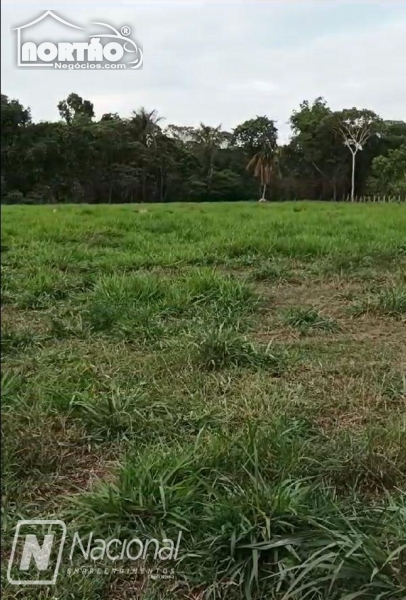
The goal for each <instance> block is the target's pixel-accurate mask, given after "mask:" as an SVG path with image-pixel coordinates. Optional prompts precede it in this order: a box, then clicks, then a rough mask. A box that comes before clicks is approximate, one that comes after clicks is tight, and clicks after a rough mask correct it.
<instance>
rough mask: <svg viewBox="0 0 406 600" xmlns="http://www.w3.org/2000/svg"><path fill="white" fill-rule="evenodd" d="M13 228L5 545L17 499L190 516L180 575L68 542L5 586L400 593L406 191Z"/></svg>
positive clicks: (116, 211)
mask: <svg viewBox="0 0 406 600" xmlns="http://www.w3.org/2000/svg"><path fill="white" fill-rule="evenodd" d="M2 228H3V239H2V248H3V278H2V280H3V281H2V284H3V292H2V293H3V309H2V313H3V318H2V328H3V334H2V335H3V337H2V347H3V376H2V377H3V379H2V384H3V407H2V411H3V423H2V427H3V477H4V479H3V537H4V547H3V552H4V556H8V554H9V549H10V545H11V540H12V538H13V535H14V527H15V524H16V522H17V520H18V519H22V518H31V519H33V518H37V519H38V518H47V517H48V518H50V517H54V518H59V519H64V520H65V521H66V523H67V524H68V529H69V532H72V531H74V530H78V529H80V531H83V532H89V531H94V532H96V533H97V535H98V536H105V537H106V538H109V537H118V538H120V539H123V540H124V539H127V538H129V537H134V536H136V537H140V538H142V537H144V538H151V537H156V538H160V539H162V538H163V537H169V538H176V536H177V535H178V532H179V530H182V542H181V547H180V551H179V557H178V558H179V560H178V561H177V562H176V563H174V564H173V565H172V567H171V568H173V569H174V574H173V576H172V577H169V578H168V579H165V578H162V577H161V578H158V577H153V576H150V575H148V573H144V574H142V573H140V574H139V575H138V576H137V577H135V576H134V575H131V574H130V573H127V571H126V570H125V568H124V567H126V564H127V563H125V564H124V565H123V572H122V573H118V572H113V571H111V570H110V571H109V569H108V568H106V569H105V570H103V571H102V572H98V573H96V574H93V575H91V576H90V575H89V574H86V573H81V572H74V573H73V574H72V573H69V571H68V568H67V561H63V564H62V567H61V572H60V575H59V578H58V582H57V585H56V586H55V588H49V587H48V588H36V589H35V588H32V589H31V588H28V587H27V588H16V586H13V585H11V584H7V583H6V584H5V587H4V590H3V594H4V597H5V598H7V599H8V598H41V599H42V598H44V599H45V598H58V599H59V600H62V599H63V600H67V599H68V598H69V599H70V598H78V599H89V600H90V599H97V598H106V599H108V600H113V599H124V598H128V599H130V598H131V599H133V598H140V599H143V600H158V599H164V600H170V599H175V598H181V599H182V598H183V599H186V598H188V599H193V600H198V599H203V598H206V597H208V598H213V599H214V598H227V599H233V598H244V597H247V598H250V597H252V598H261V599H264V600H265V599H266V600H305V599H307V600H351V599H355V598H362V599H371V600H372V599H374V600H375V599H381V598H384V599H387V600H396V599H398V600H400V599H401V598H405V596H406V545H405V544H406V498H405V493H404V491H405V486H406V420H405V413H406V411H405V408H406V326H405V325H406V323H405V317H406V209H405V207H404V206H401V205H348V204H327V203H326V204H321V203H315V202H314V203H285V204H269V205H260V204H245V203H241V204H212V205H206V204H195V205H191V204H177V205H168V206H165V205H160V206H159V205H145V206H139V205H136V206H134V205H126V206H94V207H93V206H58V207H56V208H55V207H48V206H39V207H31V206H25V207H23V206H14V207H5V208H3V226H2ZM148 567H150V568H155V567H156V568H158V567H159V565H157V564H153V561H151V560H150V561H149V562H148ZM5 568H6V566H5Z"/></svg>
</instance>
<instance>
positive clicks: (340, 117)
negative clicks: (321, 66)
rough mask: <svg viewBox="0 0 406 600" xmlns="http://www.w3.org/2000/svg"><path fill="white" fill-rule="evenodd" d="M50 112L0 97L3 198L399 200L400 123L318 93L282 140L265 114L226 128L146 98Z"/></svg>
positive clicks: (403, 141) (404, 159)
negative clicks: (127, 113)
mask: <svg viewBox="0 0 406 600" xmlns="http://www.w3.org/2000/svg"><path fill="white" fill-rule="evenodd" d="M58 110H59V114H60V120H59V121H57V122H48V121H46V122H39V123H34V122H33V121H32V118H31V113H30V109H29V108H27V107H24V106H23V105H22V104H21V103H20V102H19V101H18V100H15V99H10V98H9V97H8V96H5V95H3V94H2V95H1V165H2V166H1V198H2V202H7V203H19V202H32V203H37V202H38V203H47V202H91V203H101V202H109V203H119V202H120V203H121V202H172V201H235V200H251V199H255V200H257V199H258V198H259V197H260V198H261V199H262V200H264V201H265V200H300V199H309V200H310V199H315V200H342V199H344V198H348V197H349V196H353V197H354V196H355V195H358V196H375V195H380V196H392V197H396V198H401V199H405V198H406V122H405V121H388V120H383V119H381V118H380V117H379V116H378V115H377V114H376V113H374V112H373V111H370V110H366V109H357V108H351V109H345V110H341V111H333V110H331V109H330V108H329V106H328V105H327V103H326V101H325V100H324V99H323V98H317V99H316V100H315V101H314V102H312V103H311V102H309V101H304V102H303V103H302V104H301V105H300V107H299V108H298V109H297V110H295V111H294V112H293V114H292V115H291V117H290V120H289V123H290V127H291V133H292V135H291V138H290V141H289V142H288V143H286V144H278V130H277V127H276V125H275V122H274V121H273V120H272V119H270V118H269V117H267V116H257V117H254V118H252V119H249V120H247V121H245V122H243V123H241V124H240V125H238V126H237V127H235V128H234V129H233V130H232V131H225V130H224V129H223V128H222V127H221V125H219V126H218V127H212V126H209V125H205V124H204V123H201V124H200V125H199V126H198V127H189V126H178V125H170V124H165V122H164V120H163V119H162V117H161V116H160V115H158V114H157V112H156V111H155V110H151V111H149V110H147V109H145V108H140V109H138V110H135V111H134V112H133V113H132V115H131V117H129V118H122V117H120V116H119V115H118V114H117V113H106V114H104V115H103V116H102V117H101V118H100V119H99V120H96V119H95V115H94V107H93V104H92V102H90V101H89V100H84V99H83V98H81V97H80V96H79V95H77V94H74V93H72V94H70V95H69V96H68V97H67V98H66V99H65V100H61V101H60V102H59V103H58Z"/></svg>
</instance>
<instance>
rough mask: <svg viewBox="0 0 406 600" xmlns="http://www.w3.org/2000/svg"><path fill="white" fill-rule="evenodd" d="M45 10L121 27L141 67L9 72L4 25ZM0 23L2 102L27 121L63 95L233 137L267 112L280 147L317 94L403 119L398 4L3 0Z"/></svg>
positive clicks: (45, 114)
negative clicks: (230, 132)
mask: <svg viewBox="0 0 406 600" xmlns="http://www.w3.org/2000/svg"><path fill="white" fill-rule="evenodd" d="M47 9H51V10H55V11H56V12H57V13H58V14H59V15H60V16H62V17H63V18H65V19H66V20H67V21H70V22H73V23H76V24H80V25H82V26H83V27H86V26H88V24H89V23H90V22H92V21H103V22H108V23H111V24H112V25H114V26H116V27H118V28H121V27H122V26H123V25H128V26H130V27H131V29H132V32H133V34H134V32H135V37H136V38H137V39H138V41H139V42H140V43H141V44H142V46H143V49H144V67H143V70H141V71H129V70H127V71H98V72H97V71H82V72H78V71H55V70H53V69H49V70H44V69H39V70H38V69H18V68H17V67H16V65H15V57H14V56H15V47H16V36H15V32H11V28H13V27H18V26H20V25H23V24H26V23H29V22H30V21H32V20H33V19H34V18H36V17H38V16H39V14H40V13H41V11H45V10H47ZM2 17H3V18H2V27H1V31H2V93H5V94H7V95H8V96H10V97H12V98H18V99H19V100H20V101H21V102H22V103H23V104H24V105H28V106H30V107H31V111H32V116H33V118H34V120H46V119H48V120H49V119H52V120H54V119H57V118H58V112H57V108H56V105H57V102H58V101H59V100H61V99H62V98H65V97H66V96H67V95H68V94H69V93H70V92H72V91H74V92H77V93H78V94H80V95H81V96H83V97H84V98H87V99H90V100H91V101H92V102H93V103H94V106H95V111H96V116H101V115H102V114H103V113H104V112H118V113H119V114H120V115H121V116H129V115H130V113H131V111H132V110H133V109H135V108H137V107H139V106H145V107H147V108H148V109H152V108H156V109H157V110H158V111H159V113H160V114H162V115H163V116H164V117H165V118H166V121H165V122H166V123H176V124H184V125H196V124H198V123H199V122H200V121H203V122H205V123H207V124H210V125H218V124H219V123H221V124H222V125H223V127H224V128H232V127H234V126H235V125H237V124H238V123H240V122H242V121H244V120H245V119H248V118H251V117H254V116H256V115H262V114H266V115H267V116H268V117H270V118H272V119H275V120H276V121H277V126H278V128H279V131H280V137H281V139H282V140H286V139H287V137H288V135H289V126H288V124H287V121H288V119H289V115H290V113H291V112H292V110H293V109H295V108H298V106H299V103H300V102H301V101H302V100H304V99H309V100H313V99H315V98H316V97H317V96H324V97H325V98H326V100H327V101H328V103H329V105H330V106H331V107H332V108H333V109H340V108H344V107H352V106H357V107H359V108H371V109H373V110H375V111H376V112H378V114H380V115H381V116H382V117H384V118H387V119H406V0H398V1H395V0H394V1H393V2H390V1H388V0H382V1H380V2H378V1H375V2H368V1H363V2H353V1H350V0H319V1H313V2H311V1H306V2H305V1H302V0H290V1H289V0H285V1H284V2H282V1H275V0H262V1H258V2H255V1H253V0H240V1H239V2H234V1H233V0H225V1H223V2H218V1H215V0H210V1H206V2H201V1H196V0H179V1H177V2H171V1H168V0H162V1H161V2H155V1H154V0H149V1H148V2H140V1H138V2H137V1H136V0H135V1H134V0H128V1H122V0H116V1H114V2H103V1H102V2H91V1H88V0H87V1H86V2H84V1H82V2H78V1H77V2H64V3H61V2H52V1H50V2H47V3H46V4H44V3H42V2H36V1H35V0H31V1H30V2H27V1H25V2H24V1H17V0H13V1H12V2H11V1H7V0H3V2H2ZM61 41H62V40H61ZM64 41H66V40H64Z"/></svg>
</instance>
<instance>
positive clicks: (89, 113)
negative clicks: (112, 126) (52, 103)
mask: <svg viewBox="0 0 406 600" xmlns="http://www.w3.org/2000/svg"><path fill="white" fill-rule="evenodd" d="M58 110H59V114H60V115H61V117H62V119H63V120H64V121H65V122H66V124H67V125H71V124H72V123H73V122H74V121H75V120H78V119H80V120H82V121H91V120H92V119H93V117H94V108H93V103H92V102H90V100H83V98H81V97H80V96H79V95H78V94H75V93H72V94H69V96H68V97H67V98H66V100H61V101H60V102H59V103H58Z"/></svg>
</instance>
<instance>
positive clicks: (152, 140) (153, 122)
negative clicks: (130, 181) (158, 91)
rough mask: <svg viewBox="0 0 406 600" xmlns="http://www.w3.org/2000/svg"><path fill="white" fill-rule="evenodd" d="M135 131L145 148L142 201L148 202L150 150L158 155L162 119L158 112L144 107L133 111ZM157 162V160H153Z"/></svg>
mask: <svg viewBox="0 0 406 600" xmlns="http://www.w3.org/2000/svg"><path fill="white" fill-rule="evenodd" d="M131 121H132V125H133V130H134V133H135V137H136V140H137V142H139V144H141V145H142V147H143V158H142V160H141V162H142V175H141V177H142V201H143V202H145V201H146V197H147V177H148V162H149V150H150V149H151V148H152V149H153V152H154V154H156V135H157V134H158V133H159V131H160V127H159V122H160V121H162V117H160V116H158V113H157V111H156V110H151V111H148V110H146V109H145V108H144V107H141V108H140V109H138V110H134V111H133V118H132V119H131ZM153 160H154V162H155V158H154V159H153Z"/></svg>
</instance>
